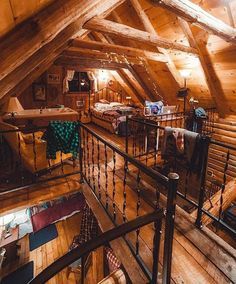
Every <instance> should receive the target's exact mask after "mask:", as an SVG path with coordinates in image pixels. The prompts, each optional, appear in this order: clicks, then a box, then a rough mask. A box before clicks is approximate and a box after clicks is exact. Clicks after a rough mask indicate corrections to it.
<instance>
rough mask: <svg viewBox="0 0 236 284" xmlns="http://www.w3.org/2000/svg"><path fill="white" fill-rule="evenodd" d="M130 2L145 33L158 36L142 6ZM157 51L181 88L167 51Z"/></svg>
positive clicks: (135, 1)
mask: <svg viewBox="0 0 236 284" xmlns="http://www.w3.org/2000/svg"><path fill="white" fill-rule="evenodd" d="M130 2H131V4H132V6H133V8H134V10H135V11H136V13H137V15H138V17H139V20H140V21H141V23H142V24H143V26H144V28H145V30H146V31H147V32H149V33H151V34H154V35H156V36H158V33H157V31H156V30H155V28H154V27H153V25H152V23H151V21H150V20H149V18H148V16H147V15H146V13H145V11H144V10H143V9H142V6H141V5H140V3H139V0H130ZM113 14H114V13H113ZM157 50H158V51H159V52H161V53H163V54H164V56H165V59H166V61H167V65H166V66H167V68H168V69H169V71H170V72H171V74H172V76H173V77H174V79H175V81H176V82H177V84H178V85H179V86H181V85H182V78H181V76H180V74H179V71H178V70H177V69H176V67H175V64H174V62H173V60H172V59H171V57H170V56H169V54H168V51H167V50H166V49H164V48H161V47H157Z"/></svg>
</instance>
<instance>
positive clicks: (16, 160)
mask: <svg viewBox="0 0 236 284" xmlns="http://www.w3.org/2000/svg"><path fill="white" fill-rule="evenodd" d="M45 130H46V127H23V128H16V129H10V130H1V131H0V168H1V169H0V184H1V190H0V196H1V195H5V194H8V193H9V192H16V191H20V190H26V189H30V188H32V186H34V185H36V184H42V183H45V182H50V181H53V180H57V179H60V178H66V179H67V178H68V177H70V176H73V175H77V174H80V173H81V171H80V165H79V156H78V157H76V158H75V157H74V158H72V156H70V157H69V156H68V157H67V156H65V155H63V153H62V152H61V151H60V152H58V153H57V160H56V162H55V160H53V159H47V158H46V142H45V141H43V140H42V139H41V137H42V135H43V131H45ZM78 151H79V148H78Z"/></svg>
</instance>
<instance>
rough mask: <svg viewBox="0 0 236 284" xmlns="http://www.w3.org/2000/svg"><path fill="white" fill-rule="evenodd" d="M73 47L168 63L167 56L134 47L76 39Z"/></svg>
mask: <svg viewBox="0 0 236 284" xmlns="http://www.w3.org/2000/svg"><path fill="white" fill-rule="evenodd" d="M72 47H78V48H87V49H91V50H98V51H101V52H107V53H112V54H119V55H125V56H136V57H143V58H146V59H148V60H153V61H157V62H167V60H166V58H165V56H164V55H163V54H161V53H158V52H152V51H148V50H142V49H138V48H134V47H126V46H121V45H117V44H109V43H102V42H95V41H89V40H80V39H75V40H74V41H73V42H72Z"/></svg>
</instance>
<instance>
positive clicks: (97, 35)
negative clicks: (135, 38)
mask: <svg viewBox="0 0 236 284" xmlns="http://www.w3.org/2000/svg"><path fill="white" fill-rule="evenodd" d="M90 37H92V38H94V39H95V40H99V41H102V42H103V43H108V42H109V43H110V44H114V42H113V41H112V39H111V38H109V36H107V37H105V36H104V35H103V34H100V33H97V32H93V34H92V35H91V36H90ZM126 67H127V68H129V69H130V70H131V69H133V66H131V65H128V66H126ZM133 72H135V70H134V69H133ZM135 73H136V72H135ZM133 76H134V75H133ZM122 79H124V77H122ZM135 79H136V81H137V82H138V86H140V87H141V88H142V90H143V91H144V93H143V96H144V99H146V96H147V97H148V98H149V99H150V100H152V98H151V97H150V92H149V91H148V92H146V86H145V85H144V82H143V81H142V79H141V78H140V77H139V76H138V75H137V74H136V77H135ZM127 80H128V82H129V83H130V84H131V85H132V83H131V78H129V77H127ZM140 94H141V93H140ZM141 97H142V95H141Z"/></svg>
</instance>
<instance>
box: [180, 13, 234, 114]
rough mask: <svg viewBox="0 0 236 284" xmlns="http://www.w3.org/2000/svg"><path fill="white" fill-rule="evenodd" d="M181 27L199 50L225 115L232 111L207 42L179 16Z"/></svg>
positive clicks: (215, 97)
mask: <svg viewBox="0 0 236 284" xmlns="http://www.w3.org/2000/svg"><path fill="white" fill-rule="evenodd" d="M179 23H180V25H181V28H182V30H183V32H184V34H185V35H186V37H187V39H188V41H189V44H190V45H191V46H192V47H194V48H196V49H197V50H198V56H199V60H200V63H201V68H202V71H203V73H204V76H205V80H206V83H207V86H208V89H209V91H210V94H211V96H212V99H213V101H214V102H215V104H216V107H217V111H218V112H219V115H220V116H221V117H224V116H225V113H229V112H230V108H229V106H228V105H227V100H226V98H225V94H224V91H223V89H222V86H221V83H220V80H219V78H218V77H217V75H216V73H215V70H214V67H213V64H212V62H211V59H210V56H209V54H208V51H207V47H206V42H204V40H202V39H197V38H196V37H195V36H194V34H193V32H192V30H191V28H190V26H189V24H188V23H187V22H186V21H184V20H182V19H181V18H179Z"/></svg>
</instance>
